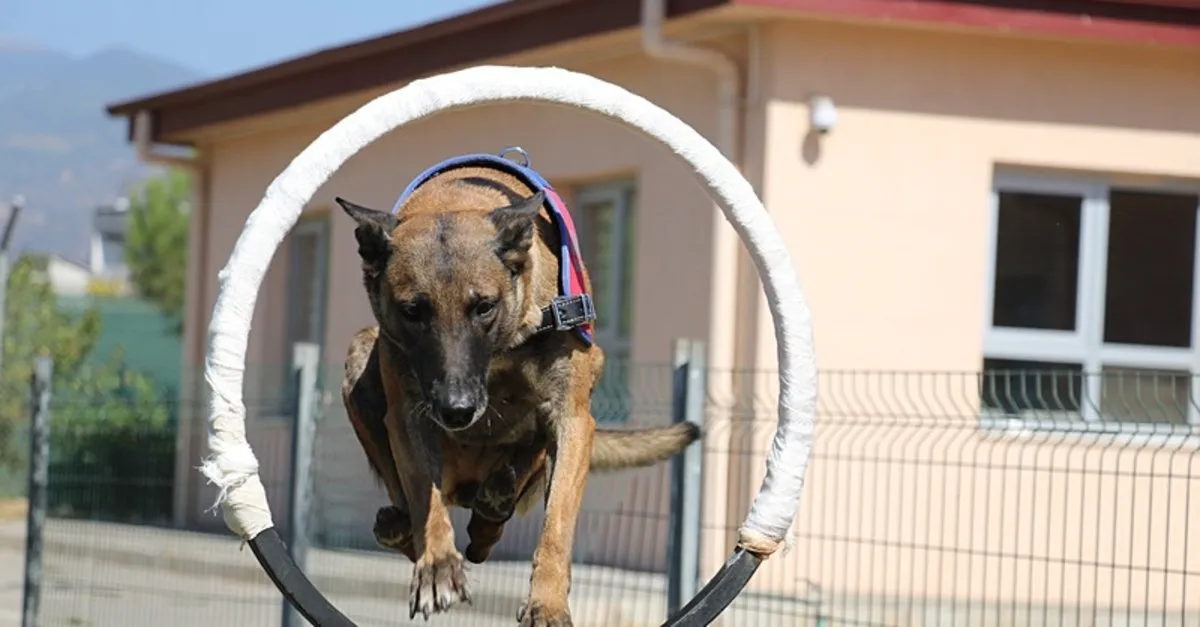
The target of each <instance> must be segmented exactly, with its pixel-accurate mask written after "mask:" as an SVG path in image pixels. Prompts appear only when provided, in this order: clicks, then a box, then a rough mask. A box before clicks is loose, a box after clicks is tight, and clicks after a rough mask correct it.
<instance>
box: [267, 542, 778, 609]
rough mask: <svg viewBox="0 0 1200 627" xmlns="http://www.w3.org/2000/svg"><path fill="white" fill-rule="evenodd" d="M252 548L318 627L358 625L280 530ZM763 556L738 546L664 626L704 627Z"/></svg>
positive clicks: (282, 589)
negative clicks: (295, 556) (291, 551)
mask: <svg viewBox="0 0 1200 627" xmlns="http://www.w3.org/2000/svg"><path fill="white" fill-rule="evenodd" d="M249 544H250V550H251V551H253V552H254V557H256V558H258V563H259V564H260V565H261V566H262V568H263V570H265V571H266V572H267V576H268V577H270V578H271V581H273V582H275V587H276V588H279V591H280V592H282V593H283V596H284V598H286V599H287V600H288V603H291V604H292V607H294V608H296V611H298V612H300V614H301V615H302V616H304V618H305V619H307V620H308V622H310V623H312V624H313V625H316V626H317V627H356V626H355V624H354V623H353V622H352V621H351V620H350V619H349V618H347V617H346V615H345V614H343V613H341V612H339V611H338V609H337V608H336V607H334V606H333V604H332V603H330V602H329V599H326V598H325V595H323V594H321V591H320V590H317V588H316V586H314V585H313V584H312V582H311V581H309V579H308V576H307V575H305V574H304V573H303V572H301V571H300V569H299V568H297V567H296V563H295V562H294V561H292V556H291V555H288V551H287V546H286V545H285V544H284V543H283V538H280V537H279V532H278V531H276V530H275V528H274V527H270V528H268V529H266V530H265V531H263V532H262V533H259V534H258V535H257V536H255V537H254V539H252V540H250V543H249ZM760 564H762V558H760V557H758V556H757V555H755V554H753V553H750V552H748V551H746V550H744V549H740V548H739V549H736V550H735V551H734V552H733V554H732V555H730V556H729V559H728V560H725V565H724V566H722V567H721V570H719V571H717V574H716V575H713V578H712V579H710V580H709V582H708V583H707V584H705V586H704V587H703V588H701V590H700V592H699V593H698V594H697V595H696V596H695V598H693V599H692V600H691V601H689V602H688V604H687V605H685V606H683V609H681V610H679V613H677V614H676V615H674V616H672V617H671V618H668V619H667V622H665V623H663V626H662V627H703V626H704V625H708V624H709V623H711V622H712V621H713V619H715V618H716V617H717V616H718V615H720V614H721V612H723V611H724V610H725V608H726V607H729V604H730V603H732V602H733V600H734V599H736V598H737V596H738V594H740V593H741V592H742V588H745V587H746V583H747V582H749V581H750V578H751V577H753V576H754V573H755V572H756V571H757V570H758V567H759V565H760Z"/></svg>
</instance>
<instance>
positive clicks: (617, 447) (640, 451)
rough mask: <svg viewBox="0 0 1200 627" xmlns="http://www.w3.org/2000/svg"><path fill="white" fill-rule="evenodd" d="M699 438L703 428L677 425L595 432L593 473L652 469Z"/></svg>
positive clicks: (599, 430)
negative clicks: (645, 467) (642, 468)
mask: <svg viewBox="0 0 1200 627" xmlns="http://www.w3.org/2000/svg"><path fill="white" fill-rule="evenodd" d="M698 439H700V427H697V426H696V425H694V424H692V423H690V422H678V423H675V424H673V425H670V426H667V427H651V428H649V429H602V428H600V429H596V435H595V438H594V439H593V440H592V467H591V471H592V472H604V471H608V470H624V469H626V468H641V467H644V466H653V465H654V464H657V463H659V462H663V461H666V460H668V459H670V458H671V457H673V456H675V455H676V454H678V453H679V452H680V451H682V450H683V449H685V448H687V447H688V445H689V444H691V443H692V442H695V441H696V440H698Z"/></svg>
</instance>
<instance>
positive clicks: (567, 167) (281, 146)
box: [186, 55, 716, 569]
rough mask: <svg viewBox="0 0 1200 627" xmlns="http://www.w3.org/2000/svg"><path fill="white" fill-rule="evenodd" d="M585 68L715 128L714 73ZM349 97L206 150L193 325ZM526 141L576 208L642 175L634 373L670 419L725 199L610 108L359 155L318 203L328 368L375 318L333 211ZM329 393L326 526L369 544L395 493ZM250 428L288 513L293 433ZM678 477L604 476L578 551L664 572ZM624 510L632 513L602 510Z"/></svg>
mask: <svg viewBox="0 0 1200 627" xmlns="http://www.w3.org/2000/svg"><path fill="white" fill-rule="evenodd" d="M568 66H569V65H568ZM578 69H582V70H583V71H586V72H589V73H591V74H594V75H596V76H599V77H601V78H603V79H605V80H609V81H611V82H614V83H616V84H618V85H621V86H624V87H627V88H629V89H631V90H633V91H636V92H638V93H640V94H643V95H645V96H646V97H648V98H650V99H651V100H653V101H655V102H656V103H658V104H659V105H660V106H662V107H664V108H666V109H668V110H670V111H671V112H673V113H674V114H676V115H678V116H680V117H681V118H682V119H683V120H685V121H686V122H688V123H689V124H691V125H692V126H693V127H695V128H696V129H698V130H700V131H701V132H702V133H706V134H708V133H711V132H712V131H713V128H714V125H715V121H716V117H715V105H714V102H715V94H716V88H715V79H714V77H713V75H712V74H710V73H709V72H706V71H704V70H702V69H694V68H687V67H679V66H675V65H666V64H663V63H656V62H651V61H648V60H646V59H644V58H642V57H640V56H637V55H634V56H626V57H623V58H616V59H609V60H604V61H598V62H592V63H587V64H582V65H580V66H578ZM350 106H351V104H350V103H349V102H348V103H347V106H346V107H345V108H343V109H340V110H332V111H327V113H329V114H330V115H329V116H328V117H327V118H325V119H319V120H309V121H307V122H306V123H305V124H303V125H301V126H289V125H286V124H281V123H278V122H276V123H274V124H271V123H270V121H266V123H264V124H263V125H262V126H263V127H267V128H269V127H271V126H275V127H280V128H278V130H271V131H264V132H249V133H242V134H240V135H237V136H231V137H223V138H221V139H219V140H217V141H215V142H213V143H211V144H210V145H208V146H206V147H205V152H206V154H207V158H208V160H209V163H210V164H211V169H210V172H209V185H208V188H207V192H208V194H207V195H208V198H209V202H210V203H211V211H212V216H213V217H212V219H211V220H210V221H209V229H208V238H207V240H208V241H207V245H206V249H207V255H206V257H207V262H206V263H204V264H202V265H200V266H198V267H197V268H196V270H195V271H194V273H193V276H195V277H198V278H199V280H201V281H205V282H207V285H206V287H205V288H204V290H203V293H204V295H205V296H204V297H203V298H202V303H203V304H202V305H201V308H202V309H203V310H204V312H205V313H204V318H203V319H202V320H199V321H198V324H195V325H193V327H192V330H193V332H196V330H200V331H202V330H203V329H205V328H206V327H207V324H208V319H207V315H208V313H209V312H211V309H212V305H213V302H214V301H213V299H214V298H215V295H216V293H217V281H216V277H217V273H218V271H219V269H220V268H221V267H222V266H223V265H224V263H225V261H226V259H227V258H228V255H229V252H230V251H231V250H232V247H233V245H234V242H235V240H236V238H237V236H238V234H239V233H240V231H241V229H242V227H243V224H244V220H245V217H246V215H247V214H248V212H249V211H250V210H251V209H253V208H254V206H255V205H256V204H257V203H258V201H259V200H260V198H261V196H262V193H263V191H264V189H265V188H266V186H267V185H268V184H269V183H270V181H271V180H272V179H273V178H274V177H275V176H276V175H277V174H278V173H279V172H280V171H281V170H282V169H283V168H284V167H285V166H286V165H287V163H288V162H289V161H290V159H291V158H292V157H293V156H295V155H296V154H297V153H298V152H300V151H301V150H302V149H303V148H304V147H305V146H306V145H307V144H308V142H310V141H311V140H312V139H313V138H314V137H315V136H316V135H317V134H319V133H320V132H321V131H323V130H324V129H325V128H328V126H329V125H331V124H333V123H334V122H335V121H336V117H333V116H337V117H340V116H342V115H345V114H347V113H349V112H350V111H351V108H350ZM309 117H311V116H309ZM511 144H519V145H521V146H522V147H524V148H525V149H526V150H527V151H528V152H529V154H530V155H531V158H532V163H533V165H534V166H535V167H536V168H537V169H538V170H539V171H540V172H541V173H542V174H543V175H545V176H546V177H547V178H548V179H550V180H551V181H552V183H553V184H554V185H555V186H556V187H557V188H559V190H560V192H563V194H564V196H565V197H566V198H568V202H569V190H570V188H571V186H572V185H573V184H576V183H587V182H592V181H603V180H605V179H609V178H623V177H632V178H635V179H636V185H637V197H636V201H635V208H634V210H635V212H636V233H637V234H638V237H637V238H636V244H635V246H636V248H635V256H636V264H637V268H638V270H637V272H636V275H635V279H634V286H633V302H634V325H633V338H632V359H633V361H634V362H635V363H638V364H645V366H643V367H642V368H641V369H640V370H638V371H635V373H634V375H633V377H634V380H633V381H632V382H631V385H632V386H633V387H634V397H635V401H638V400H640V401H641V406H640V408H639V409H637V410H636V415H635V416H634V421H635V422H636V423H639V424H645V423H660V424H661V423H664V422H667V421H669V420H670V385H671V377H670V374H669V370H668V365H669V363H670V359H671V342H672V340H673V339H674V338H676V337H704V336H705V335H706V334H707V331H708V324H709V320H708V303H709V299H708V293H709V286H708V268H709V254H710V252H709V247H708V245H707V242H709V241H710V240H711V237H712V236H711V222H710V219H709V216H710V215H711V207H712V205H711V202H710V201H709V200H708V198H707V196H706V195H705V193H704V192H703V190H702V189H701V188H700V187H699V186H698V185H697V184H695V182H694V179H693V177H692V175H691V173H690V172H689V171H688V169H687V168H686V167H685V166H684V165H682V164H680V163H678V162H677V161H676V160H675V159H674V158H673V157H672V156H671V154H670V153H669V152H668V151H666V150H665V149H663V148H662V147H660V146H658V145H657V144H655V143H653V142H652V141H650V140H647V139H645V138H643V137H641V136H640V135H638V134H635V133H634V132H632V131H629V130H626V129H624V128H623V127H621V126H618V125H616V124H615V123H612V122H610V121H607V120H605V119H602V118H600V117H598V116H594V115H590V114H584V113H580V112H576V111H569V110H564V109H560V108H551V107H547V106H538V105H503V106H493V107H486V108H479V109H473V110H469V111H465V112H457V113H448V114H442V115H439V116H436V117H435V118H432V119H429V120H426V121H424V122H421V123H418V124H414V125H413V126H411V127H406V128H404V129H401V130H399V131H397V132H395V133H393V134H391V135H389V136H387V137H385V138H383V139H381V140H380V141H378V142H377V143H375V144H374V145H372V146H370V147H368V148H367V149H366V150H364V151H363V152H361V153H360V154H358V155H356V156H355V157H353V158H352V159H351V160H350V161H349V162H348V163H347V164H346V165H345V166H344V167H343V168H342V169H341V170H340V171H338V172H337V173H336V174H335V175H334V176H333V178H332V180H330V181H329V182H328V183H327V184H326V185H325V186H323V187H322V188H321V190H319V191H318V192H317V194H316V197H315V198H314V200H313V202H312V204H311V206H309V207H308V208H306V216H308V215H310V214H312V215H316V214H320V213H322V212H325V213H328V214H329V216H330V224H331V239H332V242H331V248H330V251H329V286H328V296H329V303H330V305H329V310H328V312H327V314H326V334H325V355H324V361H325V362H326V363H327V364H329V368H328V370H329V372H330V375H331V376H330V378H331V379H332V381H331V383H332V384H333V385H334V386H335V387H334V388H333V389H334V390H336V389H337V388H336V385H337V384H338V383H339V382H340V376H341V360H342V359H343V357H344V354H345V347H346V346H347V345H348V343H349V340H350V338H351V336H352V335H353V333H355V332H356V331H357V330H359V329H360V328H362V327H363V326H366V325H368V324H370V323H371V322H372V319H371V315H370V312H369V310H368V308H367V305H366V300H365V297H364V296H363V293H362V284H361V278H360V277H361V275H360V269H359V260H358V257H357V254H356V252H355V250H356V244H355V241H354V236H353V223H352V221H351V220H350V219H349V218H348V217H346V216H345V215H344V214H343V213H342V212H341V211H340V210H333V211H332V212H331V205H332V204H333V203H332V200H333V197H334V196H343V197H346V198H349V199H352V200H354V201H355V202H358V203H360V204H366V205H370V206H374V207H376V208H382V209H386V208H389V207H390V206H391V204H392V203H393V202H394V199H395V197H396V195H398V194H399V192H400V191H401V189H402V188H403V187H404V185H405V184H407V182H408V181H409V180H410V179H411V178H412V177H413V176H415V175H416V174H417V173H419V171H420V170H422V169H424V168H425V167H427V166H429V165H432V164H433V163H435V162H437V161H439V160H441V159H443V158H446V157H449V156H453V155H456V154H461V153H464V152H472V151H498V150H499V149H501V148H502V147H504V146H506V145H511ZM302 219H303V218H302ZM283 250H284V249H282V248H281V251H283ZM286 264H287V260H286V256H285V255H283V254H277V256H276V258H275V259H274V260H273V262H272V265H271V267H270V269H269V271H268V274H267V277H266V279H265V281H264V284H263V286H262V288H261V291H260V295H259V299H258V303H257V308H256V310H255V315H254V321H253V327H252V331H251V335H250V341H249V346H248V350H247V364H248V366H247V374H246V380H247V386H246V393H245V395H246V398H247V404H248V406H250V410H251V412H253V411H254V407H253V402H252V399H253V398H254V397H255V394H256V390H267V389H270V387H271V386H273V385H276V383H275V382H276V381H278V380H279V373H280V368H281V364H283V363H284V361H285V360H286V359H288V358H289V357H288V350H289V348H288V347H285V346H284V345H283V337H284V335H283V329H282V321H283V320H284V316H285V314H286V311H285V308H286V307H287V300H286V284H285V283H286V282H285V277H286V275H287V273H286ZM264 372H265V373H266V376H268V377H270V378H269V379H266V380H265V381H264V382H263V383H262V384H261V385H259V384H257V383H256V381H258V380H261V378H262V377H263V376H264V375H263V373H264ZM263 394H267V392H263ZM330 400H331V401H332V402H330V403H328V404H327V413H328V416H327V418H326V421H325V423H324V424H323V425H322V427H321V431H320V437H319V442H318V447H319V448H320V452H319V454H318V457H319V459H318V464H319V470H318V478H317V492H318V497H317V498H318V506H317V512H316V516H317V519H318V520H317V522H316V523H315V524H316V525H317V526H318V527H321V528H322V529H324V531H325V532H327V533H331V534H334V535H337V536H347V535H349V536H352V537H353V539H354V540H355V541H358V542H364V541H369V539H370V529H371V524H372V522H373V520H374V515H375V510H376V508H377V507H378V506H380V505H382V504H383V503H384V502H385V497H384V496H383V493H382V491H381V490H380V489H379V488H378V487H377V486H376V485H375V483H374V481H373V480H372V479H370V478H369V477H368V474H367V471H366V464H365V461H363V459H362V453H361V450H360V449H359V448H358V444H357V441H356V440H355V439H354V436H353V434H352V432H351V430H350V427H349V423H348V422H347V420H346V418H345V416H344V412H343V409H342V406H341V400H340V396H335V397H333V398H332V399H330ZM249 423H250V432H251V434H252V436H251V441H252V444H253V445H254V446H255V447H256V451H258V452H259V456H260V459H262V460H263V462H264V469H263V474H264V480H265V482H266V483H267V484H268V491H269V492H271V493H272V494H273V495H274V497H273V498H274V499H275V500H274V501H273V506H274V507H275V508H276V512H280V514H279V515H277V518H278V517H281V516H282V511H283V509H282V508H283V507H284V505H285V504H286V496H284V495H283V494H282V493H283V492H284V490H285V488H284V487H283V483H282V482H283V478H284V477H285V476H286V475H285V473H286V470H287V456H288V454H287V446H286V437H287V432H288V430H287V429H286V427H284V426H283V425H282V423H281V421H280V420H278V419H273V418H270V417H263V416H254V415H252V416H251V418H250V419H249ZM255 438H257V440H256V439H255ZM191 440H192V442H193V450H192V451H189V452H188V453H186V455H188V457H189V459H198V458H199V456H200V455H201V452H202V450H203V449H202V448H201V447H202V443H201V442H200V440H199V439H198V438H191ZM192 465H194V464H192ZM666 475H667V466H665V465H664V466H660V467H658V468H654V469H648V470H645V471H632V472H622V473H619V474H614V475H599V476H594V477H593V478H592V480H591V483H590V485H589V488H588V494H587V499H586V503H585V514H584V516H583V517H582V518H581V525H580V529H579V532H578V535H579V537H580V542H579V543H578V544H579V545H580V546H581V547H586V546H589V545H590V546H592V547H593V548H592V554H593V559H596V560H598V561H600V562H607V563H614V564H620V565H623V566H630V567H637V568H654V569H661V568H663V567H664V566H663V564H664V562H663V555H664V553H665V549H664V548H663V547H665V538H666V512H667V509H666V507H667V505H666V504H667V501H668V486H667V483H666V480H665V479H666ZM188 477H189V478H190V480H191V484H192V485H191V486H190V488H189V497H188V501H189V502H190V503H189V504H188V505H187V506H186V509H187V510H188V512H189V514H188V518H190V519H192V520H196V521H199V522H201V523H203V524H208V525H212V526H217V525H219V524H220V522H219V520H218V519H214V518H212V517H209V516H201V515H199V514H198V512H199V511H201V509H203V508H205V507H208V506H209V505H211V503H212V499H213V496H214V494H215V493H214V492H213V490H212V488H211V487H210V486H204V485H202V478H200V477H199V476H198V475H197V474H196V473H194V472H190V473H189V474H188ZM620 511H624V513H622V514H618V515H603V516H600V515H599V514H603V513H612V512H620ZM538 527H540V518H539V517H537V516H531V517H530V518H528V519H526V520H523V521H520V522H516V523H513V524H510V526H509V528H508V531H507V533H506V538H505V542H504V544H502V545H501V549H500V550H499V551H498V552H497V553H494V554H493V555H495V556H497V557H501V558H503V557H504V556H505V555H512V554H520V555H527V554H528V552H529V550H531V548H532V546H533V542H534V541H535V538H536V535H535V534H534V533H533V532H534V531H535V530H536V528H538ZM618 538H621V541H620V542H618ZM464 541H465V540H464ZM580 550H581V551H586V550H587V549H586V548H581V549H580Z"/></svg>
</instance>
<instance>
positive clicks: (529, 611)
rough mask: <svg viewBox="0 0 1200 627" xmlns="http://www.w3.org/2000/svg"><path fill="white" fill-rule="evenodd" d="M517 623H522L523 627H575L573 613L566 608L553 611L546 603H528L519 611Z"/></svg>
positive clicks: (522, 605)
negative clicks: (572, 618) (572, 620)
mask: <svg viewBox="0 0 1200 627" xmlns="http://www.w3.org/2000/svg"><path fill="white" fill-rule="evenodd" d="M517 622H518V623H521V627H574V623H572V622H571V611H570V610H568V609H567V608H566V606H563V607H562V608H561V609H551V608H550V607H549V606H547V605H546V604H544V603H537V602H533V603H530V602H528V601H527V602H525V603H522V604H521V609H519V610H517Z"/></svg>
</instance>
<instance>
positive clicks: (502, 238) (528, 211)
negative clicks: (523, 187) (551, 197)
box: [490, 191, 546, 274]
mask: <svg viewBox="0 0 1200 627" xmlns="http://www.w3.org/2000/svg"><path fill="white" fill-rule="evenodd" d="M545 202H546V193H545V192H543V191H539V192H538V193H536V194H534V195H532V196H530V197H529V198H523V199H521V200H518V201H517V202H515V203H513V204H511V205H509V206H507V207H500V208H499V209H493V210H492V213H491V214H490V217H491V219H492V224H493V225H494V226H495V227H496V254H497V255H499V256H500V260H501V261H503V262H504V265H506V266H508V268H509V270H511V271H512V272H513V273H517V274H519V273H520V272H521V271H522V270H524V267H525V261H526V260H527V259H528V257H529V249H530V248H531V247H532V246H533V230H534V229H533V226H534V219H535V218H537V216H538V211H540V210H541V208H542V204H543V203H545Z"/></svg>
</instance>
